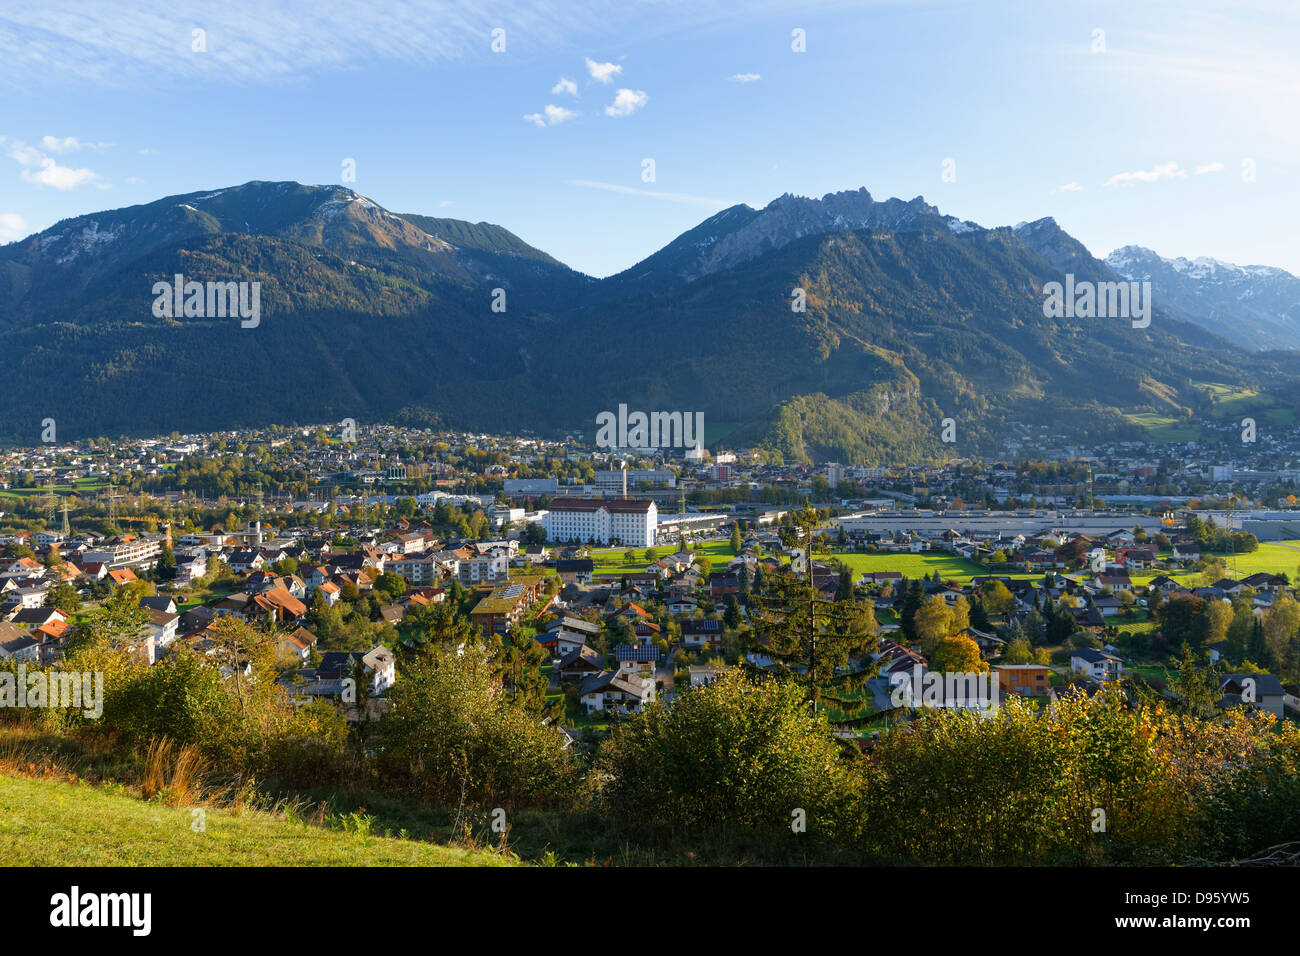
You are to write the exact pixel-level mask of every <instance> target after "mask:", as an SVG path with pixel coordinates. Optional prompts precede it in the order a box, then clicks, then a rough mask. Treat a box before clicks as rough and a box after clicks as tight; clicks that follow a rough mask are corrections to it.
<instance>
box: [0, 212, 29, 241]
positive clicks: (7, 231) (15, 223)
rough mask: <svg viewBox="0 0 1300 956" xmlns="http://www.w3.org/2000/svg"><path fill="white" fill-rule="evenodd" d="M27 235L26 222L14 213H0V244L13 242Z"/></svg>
mask: <svg viewBox="0 0 1300 956" xmlns="http://www.w3.org/2000/svg"><path fill="white" fill-rule="evenodd" d="M25 235H27V220H26V219H24V218H23V217H22V216H20V215H18V213H16V212H0V242H13V241H14V240H15V239H21V238H22V237H23V236H25Z"/></svg>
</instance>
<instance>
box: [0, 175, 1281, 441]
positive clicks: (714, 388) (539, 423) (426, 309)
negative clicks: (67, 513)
mask: <svg viewBox="0 0 1300 956" xmlns="http://www.w3.org/2000/svg"><path fill="white" fill-rule="evenodd" d="M1067 271H1069V272H1073V273H1075V275H1076V277H1078V278H1091V279H1095V280H1101V281H1110V280H1113V279H1115V277H1116V274H1115V271H1113V267H1112V265H1109V264H1107V263H1106V262H1102V261H1101V260H1098V259H1096V258H1094V257H1093V256H1092V255H1091V254H1090V253H1089V252H1088V250H1087V249H1086V248H1084V247H1083V246H1082V245H1081V244H1080V243H1079V242H1078V241H1077V240H1075V239H1073V237H1071V236H1069V235H1068V234H1067V233H1065V232H1064V231H1063V230H1061V229H1060V227H1059V226H1058V225H1057V224H1056V223H1055V222H1054V221H1052V220H1050V219H1045V220H1039V221H1038V222H1035V223H1028V224H1023V223H1022V224H1021V225H1020V226H1018V227H1016V228H1014V229H1012V228H1005V227H1003V228H996V229H985V228H983V227H980V226H978V225H975V224H973V223H968V222H962V221H959V220H957V219H955V218H953V217H951V216H944V215H942V214H941V213H940V212H939V211H938V210H937V209H935V208H934V207H933V206H930V205H928V204H927V203H926V202H925V201H924V200H923V199H921V198H917V199H913V200H910V201H902V200H897V199H890V200H886V201H883V202H876V201H875V200H873V199H872V198H871V196H870V194H868V193H867V192H866V190H858V191H856V192H843V193H835V194H831V195H828V196H826V197H824V198H822V199H806V198H801V197H795V196H782V197H780V198H779V199H776V200H774V201H773V202H771V203H769V204H768V205H767V206H765V207H764V208H762V209H753V208H750V207H749V206H735V207H732V208H731V209H727V210H724V211H723V212H720V213H718V214H717V215H715V216H712V217H710V218H709V219H706V220H705V221H704V222H702V223H701V224H700V225H699V226H696V227H695V228H693V229H691V230H689V231H688V232H686V233H684V234H683V235H681V236H679V237H678V238H677V239H675V240H673V241H672V242H671V243H669V244H668V245H667V246H665V247H664V248H663V249H661V250H660V251H659V252H656V253H655V254H654V255H651V256H650V257H648V258H647V259H645V260H643V261H642V262H640V263H638V264H637V265H636V266H634V267H633V268H631V269H629V270H627V271H626V272H623V273H621V274H619V275H616V276H612V277H610V278H608V279H604V280H596V279H592V278H591V277H588V276H585V275H582V274H580V273H578V272H575V271H574V270H572V269H569V268H568V267H567V266H565V265H564V264H562V263H560V262H558V261H557V260H555V259H554V258H552V257H551V256H549V255H547V254H546V253H545V252H543V251H541V250H538V249H536V248H534V247H532V246H530V245H529V244H527V243H526V242H524V241H523V240H522V239H520V238H519V237H518V236H515V235H514V234H512V233H510V232H509V231H508V230H506V229H504V228H502V227H500V226H496V225H492V224H489V223H477V224H476V223H468V222H463V221H460V220H454V219H437V218H432V217H426V216H422V215H418V214H410V215H398V214H396V213H392V212H390V211H388V210H386V209H383V208H382V207H381V206H379V205H378V204H376V203H374V202H373V201H371V200H369V199H367V198H365V197H363V196H360V195H358V194H357V193H355V192H353V191H352V190H349V189H346V188H343V187H339V186H304V185H302V184H299V183H267V182H252V183H246V184H244V185H243V186H236V187H231V188H228V189H218V190H211V191H206V192H196V193H189V194H186V195H182V196H171V197H167V198H165V199H161V200H158V201H157V202H153V203H149V204H147V205H142V206H133V207H130V208H126V209H118V210H110V211H106V212H102V213H95V214H92V215H88V216H80V217H77V218H75V219H70V220H65V221H64V222H60V223H58V224H57V225H55V226H54V227H52V228H51V229H48V230H46V231H45V232H42V233H39V234H37V235H34V236H31V237H29V238H27V239H25V240H23V241H21V242H18V243H12V244H10V245H7V246H2V247H0V377H2V378H3V381H4V382H5V388H4V389H3V390H0V434H3V435H6V436H8V437H10V438H12V439H14V440H18V441H24V442H29V443H30V442H34V441H35V440H37V437H38V436H39V432H40V422H41V420H42V419H43V418H46V417H53V418H55V419H56V421H57V422H58V425H59V434H60V435H61V436H64V437H74V436H77V435H84V434H102V433H107V434H118V433H124V432H141V431H146V432H166V431H171V430H173V429H179V430H189V429H206V428H220V427H232V426H238V425H255V424H263V423H268V422H277V421H278V422H293V421H298V422H322V421H330V420H335V421H337V420H339V419H341V418H344V417H349V418H354V419H356V420H358V421H362V420H370V421H374V420H381V419H383V420H400V421H406V422H413V423H428V424H433V423H442V424H447V425H453V426H460V427H467V428H475V429H501V430H506V429H521V428H531V429H537V430H543V431H552V430H560V429H565V430H569V429H573V428H585V429H586V430H587V431H588V433H589V434H590V433H592V432H594V427H593V422H594V419H595V415H596V414H597V413H598V412H600V411H604V410H612V409H616V408H617V407H618V405H619V404H622V403H627V404H628V405H629V407H631V408H633V409H637V408H639V409H643V410H647V411H652V410H669V411H671V410H681V411H703V412H704V414H705V421H706V430H707V431H709V432H711V433H713V434H717V431H718V429H719V428H722V427H723V426H724V425H725V427H726V429H727V430H729V431H730V433H731V437H730V438H729V439H728V440H729V442H731V443H733V444H738V443H742V442H743V443H752V444H757V445H762V446H765V447H767V448H769V449H771V450H772V451H773V452H774V453H779V454H780V455H781V456H783V457H785V458H787V459H790V458H796V459H827V458H833V459H839V460H841V461H862V460H872V461H876V460H882V459H885V458H891V457H900V456H905V457H920V456H927V455H938V454H947V455H952V454H978V453H987V452H991V451H996V450H997V449H998V448H999V447H1001V444H1002V443H1003V442H1005V441H1006V439H1007V438H1008V437H1010V436H1011V435H1013V434H1015V432H1016V429H1017V427H1018V425H1021V424H1029V425H1043V426H1047V427H1048V429H1049V430H1050V431H1051V433H1053V434H1064V435H1071V436H1075V437H1077V438H1079V439H1080V440H1088V439H1090V438H1112V437H1125V436H1127V437H1134V438H1136V437H1141V436H1142V435H1143V434H1144V432H1143V431H1142V429H1141V428H1139V427H1138V426H1137V425H1136V424H1134V423H1133V421H1132V419H1130V418H1127V417H1125V416H1126V414H1127V413H1133V412H1148V413H1157V414H1159V415H1162V416H1172V417H1174V418H1179V417H1183V416H1186V415H1189V414H1191V412H1192V411H1193V409H1198V408H1201V407H1203V405H1204V403H1205V402H1207V401H1208V399H1207V398H1206V393H1205V390H1204V389H1203V385H1204V384H1206V383H1211V382H1213V383H1218V384H1226V385H1233V384H1246V383H1251V384H1253V385H1257V386H1259V385H1262V386H1264V387H1272V386H1273V385H1278V386H1279V387H1280V386H1282V385H1284V384H1285V383H1286V382H1288V381H1293V380H1295V378H1296V369H1297V367H1300V361H1297V358H1296V357H1293V356H1289V355H1282V354H1273V355H1269V356H1265V357H1261V356H1257V355H1248V354H1247V353H1246V352H1244V351H1242V350H1241V349H1239V348H1237V347H1234V346H1233V345H1231V344H1229V342H1228V341H1226V340H1225V339H1223V338H1220V337H1218V336H1217V335H1214V334H1212V333H1211V332H1210V331H1207V329H1206V328H1205V327H1203V323H1202V324H1190V323H1189V322H1187V321H1183V320H1182V319H1181V318H1179V315H1180V314H1181V313H1180V311H1179V310H1176V309H1174V308H1170V309H1162V308H1161V307H1160V302H1161V298H1160V296H1159V295H1157V299H1156V302H1157V307H1156V311H1155V315H1154V317H1153V321H1152V324H1151V326H1150V328H1146V329H1134V328H1132V326H1131V323H1130V322H1129V321H1127V320H1120V319H1051V318H1045V317H1044V315H1043V308H1042V304H1043V295H1044V293H1043V288H1044V285H1045V284H1046V283H1047V282H1051V281H1055V280H1058V279H1059V278H1060V277H1061V274H1062V273H1063V272H1067ZM1273 271H1277V270H1273ZM176 273H181V274H183V275H184V276H185V277H186V278H187V279H194V280H198V281H220V282H228V281H249V282H251V281H257V282H260V283H261V297H262V298H261V302H262V313H263V316H262V320H261V323H260V325H259V326H258V327H257V328H256V329H245V328H241V327H240V325H239V323H238V322H236V321H232V320H231V319H229V318H220V317H213V318H209V317H176V318H173V317H161V318H160V317H157V316H155V315H153V313H152V310H151V305H152V303H153V294H152V292H151V289H152V288H153V285H154V283H156V282H158V281H159V280H170V279H171V278H172V277H173V276H174V275H175V274H176ZM1283 275H1285V274H1283ZM1263 278H1266V279H1272V278H1275V277H1273V276H1271V275H1270V276H1265V277H1263ZM1288 278H1290V277H1288ZM1292 281H1294V280H1292ZM795 288H799V289H802V290H803V292H804V296H805V298H806V308H805V309H804V310H803V311H796V310H795V309H792V305H791V304H792V296H791V293H792V290H793V289H795ZM494 305H495V306H497V307H494ZM1189 318H1190V317H1189ZM945 417H952V418H954V419H955V420H956V421H957V434H958V443H957V444H956V445H955V446H943V445H941V444H940V442H939V433H940V430H941V420H942V419H943V418H945Z"/></svg>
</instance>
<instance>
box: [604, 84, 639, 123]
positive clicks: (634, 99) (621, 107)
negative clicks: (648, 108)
mask: <svg viewBox="0 0 1300 956" xmlns="http://www.w3.org/2000/svg"><path fill="white" fill-rule="evenodd" d="M649 101H650V97H649V96H647V95H646V93H645V91H644V90H628V89H622V90H619V91H618V92H617V93H615V94H614V102H613V103H611V104H610V105H609V106H606V107H605V115H606V116H631V115H632V114H633V113H635V112H636V111H637V110H639V109H640V108H641V107H643V106H645V105H646V103H648V102H649Z"/></svg>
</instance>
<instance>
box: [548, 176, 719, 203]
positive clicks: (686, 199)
mask: <svg viewBox="0 0 1300 956" xmlns="http://www.w3.org/2000/svg"><path fill="white" fill-rule="evenodd" d="M567 184H568V185H570V186H581V187H582V188H583V189H603V190H604V191H605V192H610V193H621V194H623V195H625V196H647V197H649V198H651V199H666V200H667V201H668V202H681V203H690V204H691V205H694V206H707V207H709V208H710V209H725V208H726V207H727V206H734V205H736V204H735V203H734V202H731V201H729V200H726V199H713V198H712V197H710V196H692V195H690V194H689V193H664V192H659V191H658V190H655V189H637V188H636V187H635V186H620V185H618V184H617V183H602V182H597V181H594V180H590V179H570V180H568V183H567Z"/></svg>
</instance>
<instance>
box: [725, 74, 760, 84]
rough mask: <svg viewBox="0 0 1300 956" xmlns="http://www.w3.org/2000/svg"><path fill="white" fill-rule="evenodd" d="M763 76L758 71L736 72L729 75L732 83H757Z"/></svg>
mask: <svg viewBox="0 0 1300 956" xmlns="http://www.w3.org/2000/svg"><path fill="white" fill-rule="evenodd" d="M762 78H763V77H762V75H760V74H758V73H736V74H734V75H733V76H730V77H728V79H730V80H731V82H732V83H757V82H758V81H759V80H761V79H762Z"/></svg>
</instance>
